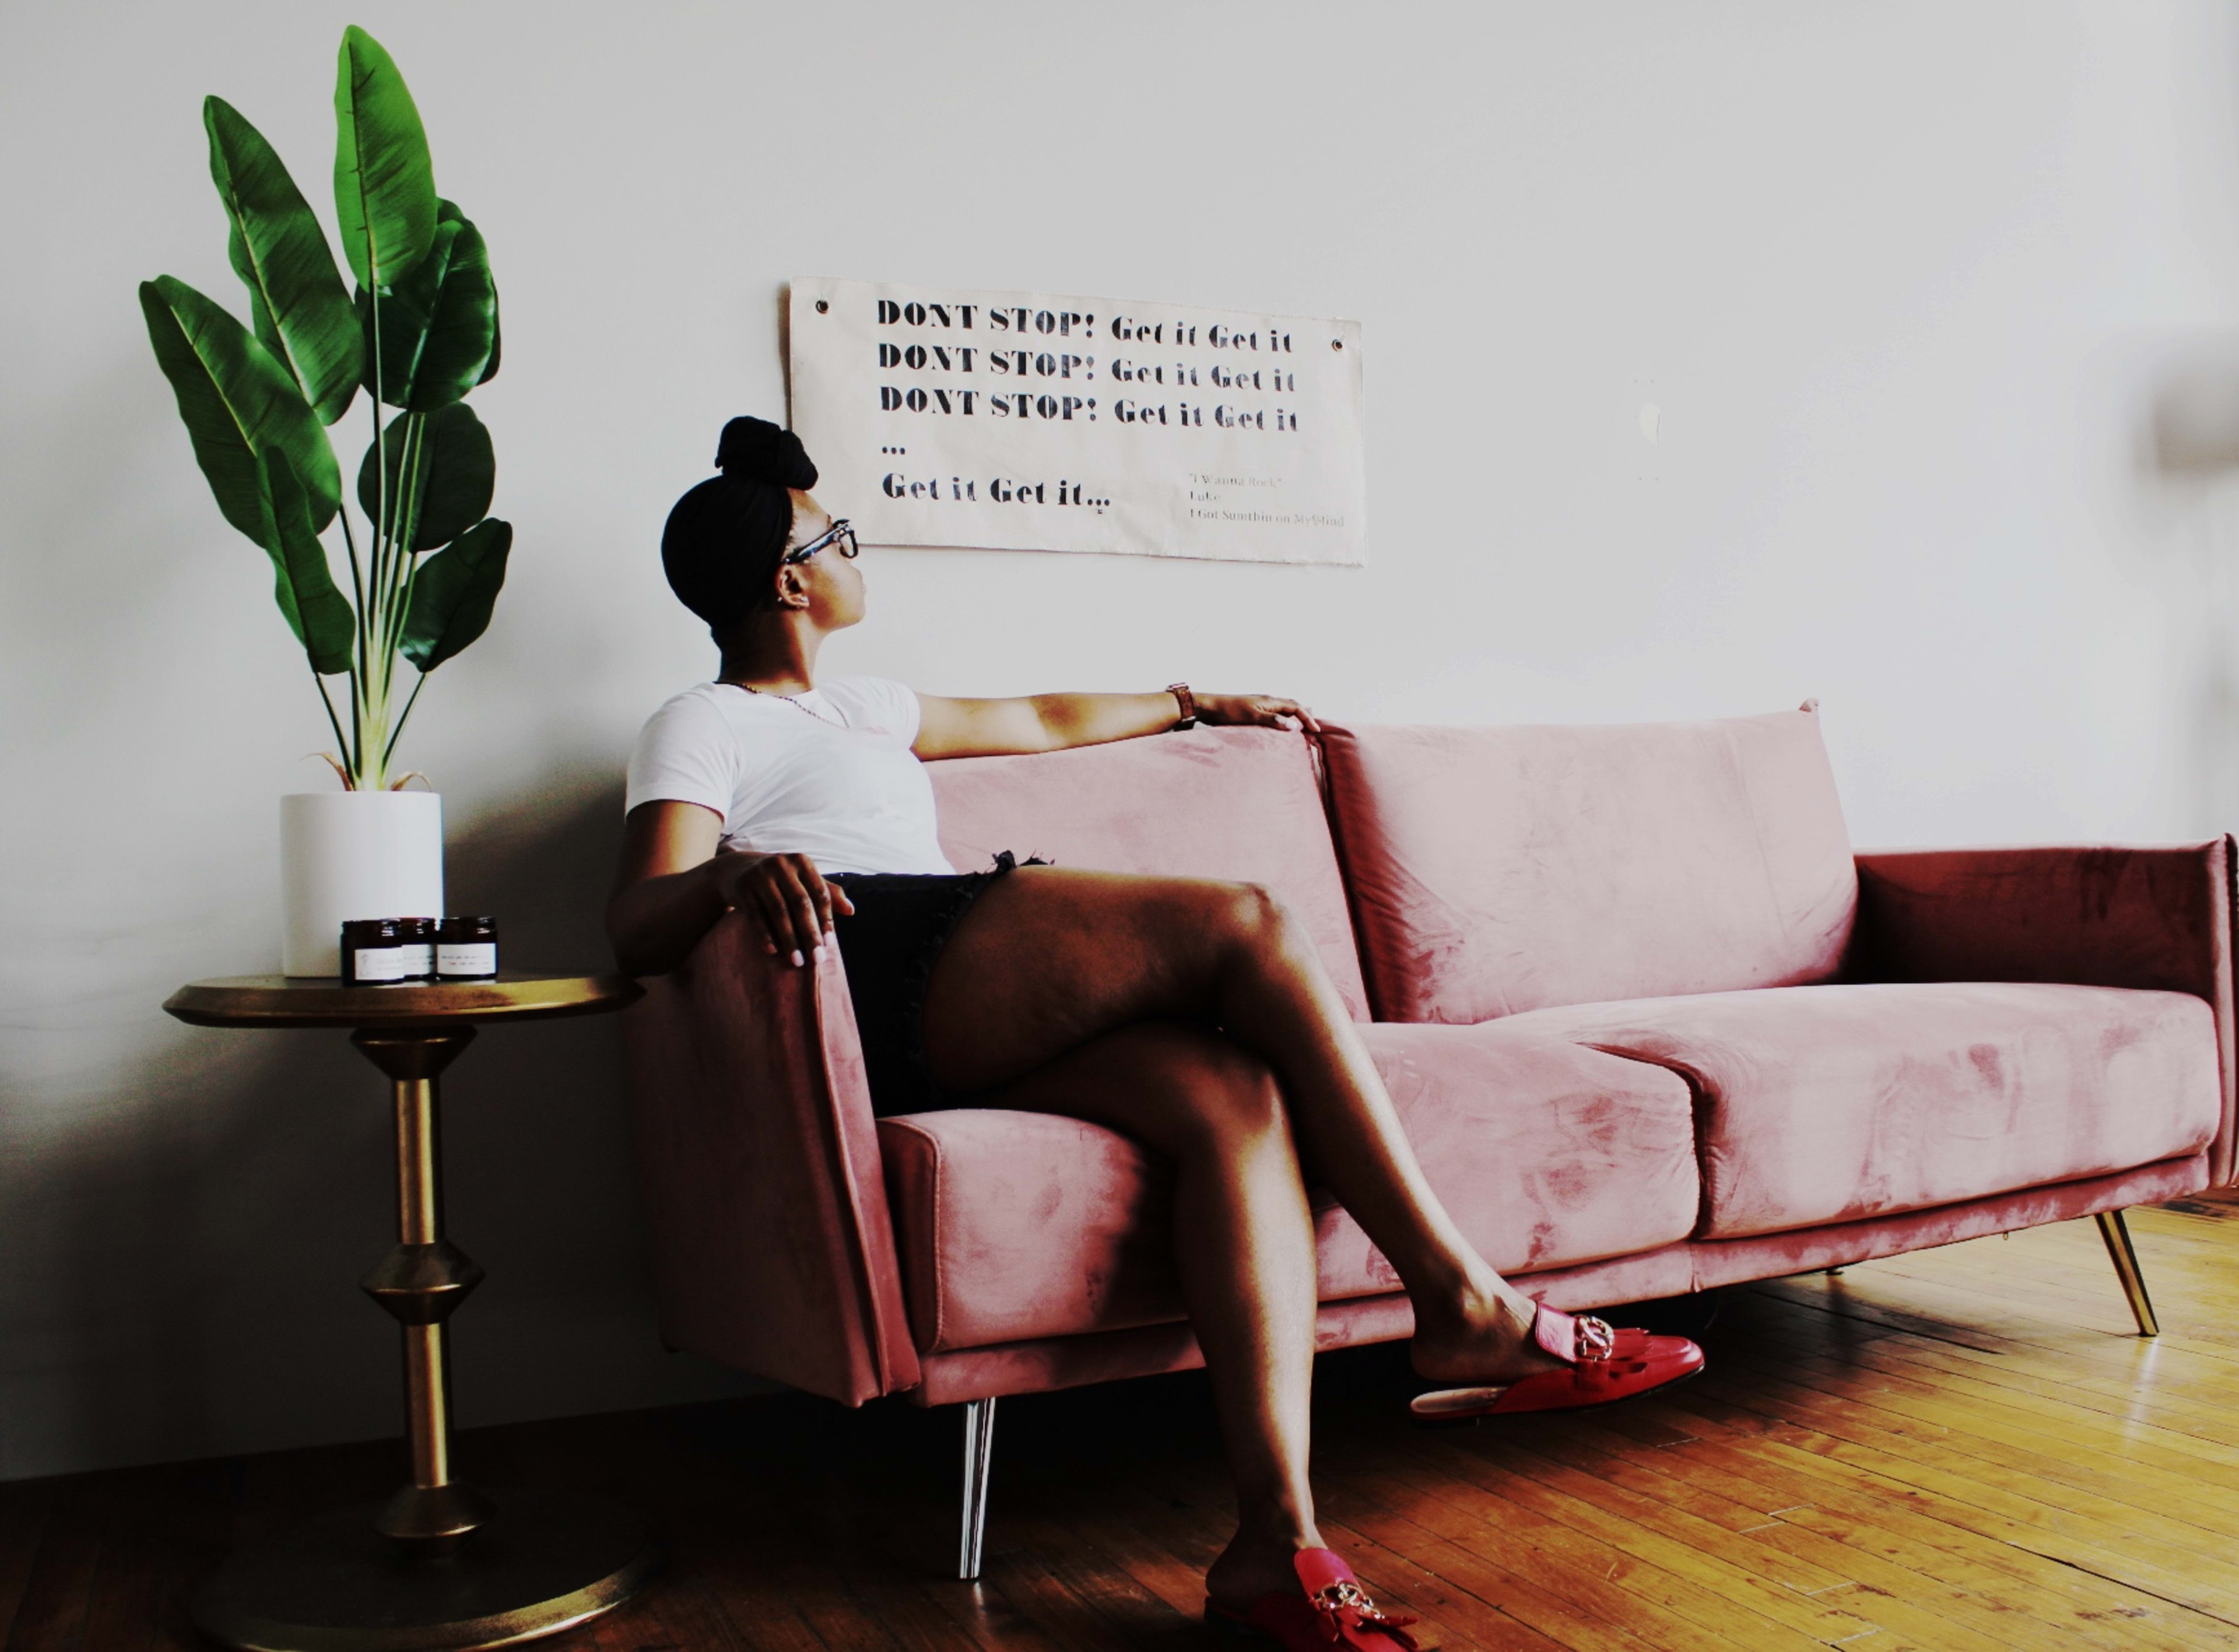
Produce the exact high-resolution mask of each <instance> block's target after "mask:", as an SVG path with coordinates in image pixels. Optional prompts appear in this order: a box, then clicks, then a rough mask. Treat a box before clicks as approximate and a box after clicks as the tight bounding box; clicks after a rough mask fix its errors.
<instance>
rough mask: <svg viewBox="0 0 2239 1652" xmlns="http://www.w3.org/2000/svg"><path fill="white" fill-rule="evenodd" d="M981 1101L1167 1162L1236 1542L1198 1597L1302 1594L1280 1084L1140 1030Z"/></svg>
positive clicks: (1296, 1360)
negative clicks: (1107, 1137)
mask: <svg viewBox="0 0 2239 1652" xmlns="http://www.w3.org/2000/svg"><path fill="white" fill-rule="evenodd" d="M986 1099H987V1102H988V1104H989V1105H991V1106H997V1107H1016V1108H1022V1109H1026V1110H1028V1111H1032V1112H1052V1113H1063V1114H1066V1115H1067V1116H1071V1117H1074V1118H1082V1119H1087V1120H1090V1121H1091V1122H1095V1123H1100V1124H1109V1125H1112V1126H1113V1127H1115V1128H1117V1129H1123V1130H1125V1131H1126V1133H1127V1134H1128V1135H1130V1136H1133V1137H1135V1138H1136V1139H1137V1140H1138V1141H1139V1142H1142V1143H1143V1144H1144V1145H1145V1146H1146V1147H1148V1148H1149V1149H1152V1150H1153V1152H1156V1153H1159V1154H1162V1155H1164V1156H1166V1157H1167V1158H1169V1159H1171V1160H1173V1163H1174V1168H1175V1184H1174V1255H1175V1259H1176V1260H1177V1262H1179V1264H1180V1269H1181V1281H1182V1296H1183V1298H1184V1300H1185V1301H1186V1302H1187V1303H1188V1305H1189V1310H1190V1321H1191V1323H1192V1324H1193V1326H1194V1328H1195V1329H1196V1331H1197V1335H1198V1341H1199V1344H1200V1345H1201V1346H1202V1347H1203V1348H1204V1349H1205V1360H1206V1369H1207V1371H1208V1373H1209V1374H1210V1376H1211V1377H1212V1380H1213V1401H1214V1404H1215V1407H1216V1409H1218V1410H1219V1416H1220V1429H1221V1436H1222V1438H1223V1439H1224V1440H1225V1441H1226V1444H1227V1449H1228V1460H1229V1464H1230V1468H1231V1469H1232V1472H1233V1474H1234V1475H1235V1479H1236V1502H1237V1515H1238V1520H1237V1535H1236V1538H1235V1541H1234V1542H1231V1543H1230V1544H1229V1546H1228V1549H1227V1550H1226V1552H1225V1553H1224V1554H1223V1555H1221V1557H1220V1559H1219V1561H1217V1562H1215V1563H1214V1565H1213V1569H1212V1571H1211V1572H1210V1573H1209V1574H1208V1575H1207V1576H1206V1589H1207V1591H1208V1592H1209V1593H1210V1594H1211V1595H1212V1596H1213V1598H1214V1599H1215V1600H1217V1601H1219V1602H1220V1603H1221V1604H1222V1605H1223V1606H1226V1607H1231V1608H1233V1609H1238V1610H1246V1609H1249V1608H1250V1606H1251V1605H1252V1602H1254V1601H1256V1600H1258V1599H1259V1597H1260V1596H1261V1595H1267V1594H1272V1593H1274V1592H1276V1591H1278V1590H1283V1589H1293V1588H1296V1587H1297V1576H1296V1574H1295V1573H1294V1572H1293V1571H1292V1565H1291V1556H1292V1555H1294V1554H1295V1553H1297V1551H1298V1550H1299V1549H1314V1548H1319V1547H1320V1546H1321V1536H1320V1534H1319V1532H1317V1531H1316V1530H1315V1529H1314V1509H1313V1496H1312V1493H1311V1492H1310V1491H1309V1490H1308V1489H1307V1485H1306V1454H1307V1442H1308V1437H1309V1418H1308V1415H1307V1412H1308V1404H1309V1401H1310V1398H1311V1395H1312V1383H1313V1356H1314V1239H1313V1223H1312V1216H1311V1213H1310V1212H1309V1211H1308V1209H1307V1206H1306V1185H1305V1182H1304V1181H1303V1179H1302V1178H1301V1177H1300V1176H1299V1160H1298V1153H1297V1150H1296V1149H1295V1148H1294V1147H1293V1146H1292V1140H1291V1131H1290V1125H1289V1121H1288V1117H1287V1115H1286V1110H1285V1108H1284V1105H1283V1099H1282V1097H1281V1096H1280V1095H1279V1093H1278V1091H1277V1089H1276V1085H1275V1078H1274V1075H1273V1074H1272V1073H1271V1072H1270V1071H1269V1070H1268V1069H1267V1066H1266V1063H1265V1062H1262V1061H1260V1060H1259V1058H1258V1057H1257V1056H1253V1055H1252V1054H1251V1053H1250V1052H1249V1051H1248V1050H1246V1049H1244V1048H1243V1047H1242V1046H1241V1045H1239V1044H1238V1043H1237V1042H1235V1041H1234V1040H1232V1039H1228V1038H1224V1037H1222V1036H1220V1035H1219V1034H1218V1033H1215V1032H1212V1031H1209V1030H1207V1029H1204V1028H1201V1027H1193V1026H1187V1025H1184V1024H1181V1023H1174V1022H1163V1021H1145V1022H1137V1023H1133V1024H1131V1025H1128V1026H1125V1027H1121V1028H1119V1029H1117V1030H1116V1031H1113V1032H1108V1033H1105V1034H1102V1035H1100V1036H1097V1037H1094V1038H1092V1039H1090V1040H1089V1041H1088V1042H1086V1043H1084V1044H1082V1045H1080V1046H1079V1047H1078V1048H1077V1049H1073V1050H1071V1051H1069V1052H1068V1053H1067V1054H1066V1055H1063V1056H1059V1057H1058V1058H1057V1059H1056V1060H1054V1061H1053V1062H1048V1063H1047V1064H1046V1065H1044V1066H1043V1067H1041V1068H1040V1069H1037V1070H1035V1071H1034V1072H1033V1073H1030V1074H1029V1075H1027V1076H1026V1077H1025V1078H1023V1079H1020V1080H1018V1081H1017V1082H1013V1083H1011V1084H1008V1085H1006V1086H1004V1087H1002V1088H1001V1089H998V1090H996V1091H994V1092H993V1093H991V1094H990V1095H989V1096H987V1098H986Z"/></svg>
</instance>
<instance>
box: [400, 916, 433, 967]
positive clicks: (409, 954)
mask: <svg viewBox="0 0 2239 1652" xmlns="http://www.w3.org/2000/svg"><path fill="white" fill-rule="evenodd" d="M396 949H397V950H398V951H399V952H401V953H402V954H403V955H404V973H403V974H402V975H400V976H397V977H396V978H397V979H398V980H399V981H433V980H434V979H435V919H433V918H399V919H397V920H396Z"/></svg>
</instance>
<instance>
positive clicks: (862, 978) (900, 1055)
mask: <svg viewBox="0 0 2239 1652" xmlns="http://www.w3.org/2000/svg"><path fill="white" fill-rule="evenodd" d="M1022 864H1023V865H1026V866H1044V865H1047V864H1048V863H1047V862H1046V861H1039V860H1028V861H1025V862H1020V860H1018V859H1017V858H1016V857H1015V856H1013V855H1012V854H1011V852H1010V851H1009V850H1008V849H1006V850H1004V851H1003V853H1001V854H1000V855H998V856H996V857H995V863H994V864H993V866H991V867H989V868H988V869H987V870H985V871H982V872H952V873H948V874H946V875H943V874H941V873H939V872H929V873H916V872H839V873H834V875H832V876H830V877H827V879H826V880H825V881H826V882H827V883H836V884H838V885H839V886H840V888H841V889H845V890H847V898H848V900H850V901H851V902H853V903H854V907H855V911H854V916H847V914H844V913H836V912H835V913H834V915H833V919H832V928H833V932H834V936H835V937H836V938H837V939H838V941H839V943H840V963H841V965H842V966H843V967H844V968H845V969H847V996H849V997H851V998H853V999H854V1001H855V1030H856V1032H857V1034H858V1035H859V1036H860V1037H861V1039H862V1042H863V1065H864V1067H865V1068H866V1069H867V1070H868V1073H869V1076H870V1082H871V1110H872V1111H873V1112H874V1113H876V1114H878V1115H879V1116H880V1117H881V1118H884V1117H885V1116H887V1115H888V1114H889V1113H930V1112H934V1111H937V1110H938V1109H941V1108H946V1107H966V1106H969V1105H970V1104H971V1098H970V1097H969V1096H963V1095H960V1094H958V1093H957V1092H955V1091H953V1090H946V1089H942V1088H941V1087H940V1085H939V1084H936V1083H934V1082H933V1075H932V1074H931V1073H930V1072H928V1071H927V1070H926V1065H925V989H926V987H927V984H928V983H930V982H931V981H932V980H933V963H934V961H935V960H936V959H938V958H939V957H940V949H941V948H943V947H945V946H947V944H948V937H949V936H950V934H951V933H952V932H953V930H954V929H955V928H956V925H957V923H958V922H959V921H960V919H961V918H962V917H963V916H964V915H965V914H966V913H967V912H968V911H970V910H971V909H972V903H973V902H974V901H976V900H978V899H979V898H980V891H981V890H983V889H986V888H987V886H988V885H989V884H990V883H993V882H994V881H995V880H996V879H997V878H999V877H1001V876H1003V875H1004V874H1005V873H1007V872H1011V871H1014V870H1016V869H1018V868H1019V867H1020V865H1022Z"/></svg>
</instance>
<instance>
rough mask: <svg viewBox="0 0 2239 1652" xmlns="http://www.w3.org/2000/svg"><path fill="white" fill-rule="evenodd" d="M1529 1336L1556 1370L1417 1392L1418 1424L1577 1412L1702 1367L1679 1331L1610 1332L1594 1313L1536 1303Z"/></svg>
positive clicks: (1696, 1350) (1700, 1356) (1415, 1410)
mask: <svg viewBox="0 0 2239 1652" xmlns="http://www.w3.org/2000/svg"><path fill="white" fill-rule="evenodd" d="M1531 1340H1532V1341H1533V1342H1537V1343H1538V1345H1539V1346H1540V1347H1541V1348H1543V1349H1545V1350H1546V1351H1547V1352H1548V1353H1550V1354H1551V1355H1553V1356H1555V1357H1556V1358H1557V1359H1558V1360H1561V1361H1562V1362H1563V1364H1564V1369H1561V1370H1559V1371H1541V1372H1539V1373H1538V1374H1537V1375H1535V1376H1527V1377H1523V1378H1521V1379H1519V1380H1518V1381H1517V1382H1503V1383H1499V1384H1497V1385H1492V1386H1488V1387H1485V1388H1473V1389H1435V1390H1433V1391H1432V1392H1431V1393H1429V1394H1418V1395H1417V1396H1415V1398H1414V1400H1413V1401H1412V1402H1411V1403H1410V1404H1409V1406H1408V1408H1407V1409H1408V1410H1409V1411H1410V1412H1411V1413H1412V1415H1413V1416H1414V1418H1415V1420H1416V1421H1417V1422H1429V1423H1447V1422H1475V1421H1476V1420H1477V1419H1478V1418H1479V1417H1489V1416H1505V1415H1507V1414H1509V1413H1511V1412H1521V1411H1578V1410H1583V1409H1585V1408H1586V1407H1588V1406H1594V1405H1614V1404H1616V1403H1617V1402H1618V1401H1619V1400H1630V1399H1631V1398H1633V1397H1634V1396H1637V1395H1642V1394H1647V1393H1649V1392H1651V1391H1652V1390H1654V1389H1660V1388H1664V1387H1667V1386H1668V1385H1670V1384H1671V1383H1673V1382H1679V1381H1681V1380H1682V1379H1683V1378H1685V1377H1690V1376H1694V1375H1695V1373H1696V1372H1698V1371H1699V1370H1701V1369H1703V1350H1702V1349H1699V1348H1698V1347H1696V1346H1695V1344H1694V1343H1692V1342H1689V1341H1688V1340H1687V1339H1686V1338H1685V1337H1684V1336H1655V1335H1653V1334H1651V1333H1650V1332H1648V1331H1643V1330H1634V1329H1631V1328H1627V1329H1622V1330H1618V1329H1611V1327H1610V1326H1609V1325H1607V1324H1605V1322H1602V1321H1600V1320H1598V1319H1596V1318H1594V1317H1592V1316H1591V1315H1581V1316H1577V1317H1575V1318H1574V1317H1573V1316H1571V1315H1569V1314H1566V1313H1564V1312H1563V1311H1562V1310H1561V1309H1555V1308H1550V1307H1548V1306H1547V1304H1546V1303H1545V1302H1542V1303H1540V1304H1539V1311H1538V1315H1537V1316H1535V1317H1534V1318H1533V1320H1532V1322H1531Z"/></svg>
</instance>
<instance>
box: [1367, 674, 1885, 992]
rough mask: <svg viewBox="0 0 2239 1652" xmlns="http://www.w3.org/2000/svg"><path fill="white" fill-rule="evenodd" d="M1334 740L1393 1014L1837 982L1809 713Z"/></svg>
mask: <svg viewBox="0 0 2239 1652" xmlns="http://www.w3.org/2000/svg"><path fill="white" fill-rule="evenodd" d="M1324 749H1325V751H1326V753H1327V755H1328V762H1329V775H1330V791H1331V799H1332V805H1333V809H1334V814H1335V818H1336V822H1337V829H1338V843H1339V854H1340V855H1341V856H1343V858H1344V861H1345V869H1346V872H1347V874H1348V876H1350V878H1351V881H1352V899H1353V917H1354V921H1355V922H1356V923H1358V924H1359V926H1360V939H1361V952H1362V956H1363V958H1364V960H1365V963H1366V966H1367V975H1368V982H1369V989H1370V996H1371V997H1372V1000H1373V1002H1374V1003H1375V1005H1376V1011H1377V1015H1378V1017H1379V1019H1381V1020H1385V1021H1437V1022H1463V1023H1468V1022H1478V1021H1491V1020H1492V1019H1494V1018H1495V1017H1496V1016H1506V1015H1513V1014H1516V1013H1517V1012H1518V1011H1520V1010H1525V1009H1545V1008H1546V1007H1548V1006H1550V1005H1554V1004H1572V1003H1601V1002H1604V1001H1607V1000H1614V999H1624V998H1651V997H1663V996H1670V995H1672V994H1678V993H1691V992H1726V991H1732V990H1735V989H1740V988H1745V987H1777V986H1793V985H1797V984H1800V983H1806V982H1813V981H1824V980H1826V979H1827V978H1829V977H1830V976H1832V975H1833V974H1834V973H1835V970H1836V967H1837V963H1839V962H1840V960H1841V957H1842V953H1843V947H1844V943H1845V942H1846V941H1847V940H1848V939H1849V937H1850V926H1851V921H1852V918H1853V916H1854V914H1855V912H1856V910H1857V900H1858V880H1857V869H1856V867H1855V865H1854V863H1852V860H1851V857H1850V835H1849V833H1848V832H1847V831H1846V830H1845V829H1844V825H1843V811H1842V806H1841V804H1840V803H1839V802H1838V801H1837V798H1836V796H1835V777H1834V774H1833V772H1832V770H1830V769H1829V767H1828V764H1827V753H1826V749H1825V748H1824V746H1823V745H1822V744H1821V743H1820V738H1819V719H1818V717H1817V715H1816V714H1814V713H1811V712H1808V711H1787V712H1780V713H1777V714H1776V715H1774V716H1764V717H1735V718H1731V719H1727V720H1724V721H1721V722H1716V723H1642V724H1636V725H1632V726H1630V727H1617V728H1513V729H1439V728H1387V729H1329V730H1328V731H1327V733H1326V736H1325V742H1324Z"/></svg>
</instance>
